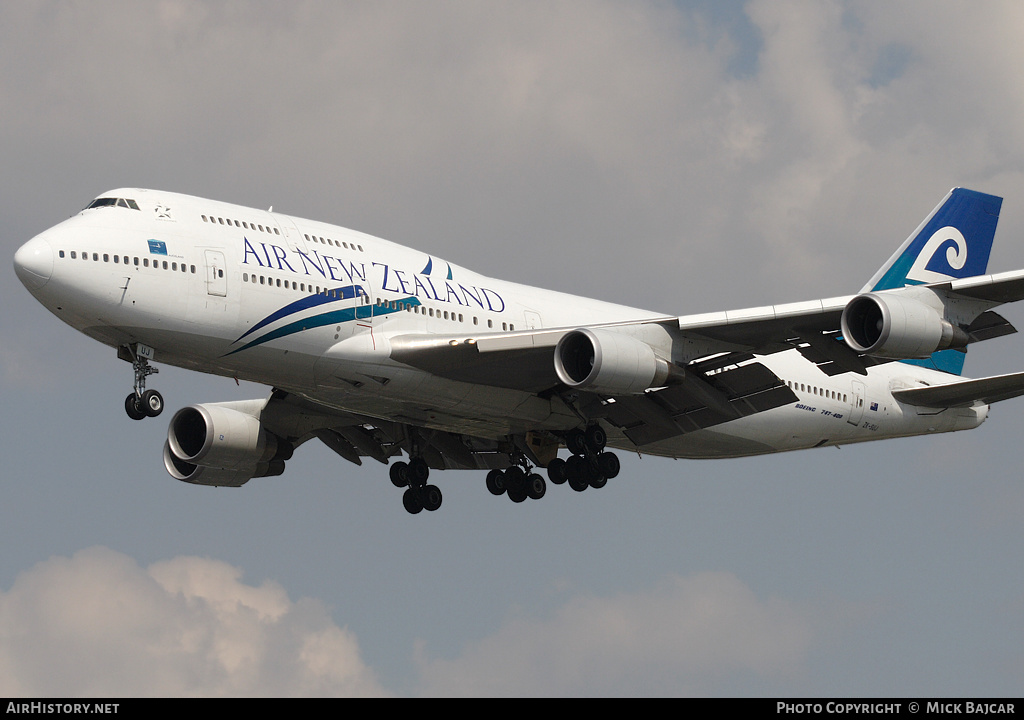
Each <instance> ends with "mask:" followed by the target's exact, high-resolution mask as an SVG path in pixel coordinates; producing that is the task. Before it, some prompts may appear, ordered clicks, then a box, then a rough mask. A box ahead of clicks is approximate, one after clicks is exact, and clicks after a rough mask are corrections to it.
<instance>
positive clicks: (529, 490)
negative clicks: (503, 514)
mask: <svg viewBox="0 0 1024 720" xmlns="http://www.w3.org/2000/svg"><path fill="white" fill-rule="evenodd" d="M547 491H548V484H547V483H546V482H544V478H542V477H541V476H540V475H538V474H537V473H530V475H529V476H527V478H526V494H527V495H529V496H530V497H531V498H533V499H534V500H540V499H541V498H542V497H544V493H546V492H547Z"/></svg>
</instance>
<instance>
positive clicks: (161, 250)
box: [147, 240, 167, 255]
mask: <svg viewBox="0 0 1024 720" xmlns="http://www.w3.org/2000/svg"><path fill="white" fill-rule="evenodd" d="M147 242H148V243H149V254H150V255H166V254H167V243H165V242H164V241H163V240H147Z"/></svg>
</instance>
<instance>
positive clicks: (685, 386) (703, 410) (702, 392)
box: [584, 363, 797, 447]
mask: <svg viewBox="0 0 1024 720" xmlns="http://www.w3.org/2000/svg"><path fill="white" fill-rule="evenodd" d="M687 375H688V379H687V380H686V381H684V382H683V383H682V384H680V385H673V386H671V387H665V388H660V389H658V390H653V391H649V392H646V393H644V394H642V395H624V396H621V397H614V398H599V399H597V400H598V401H597V402H592V403H590V404H588V405H587V406H585V407H584V412H586V413H587V414H588V415H590V416H591V417H594V418H603V419H606V420H607V421H608V422H610V423H611V424H613V425H615V426H616V427H619V428H621V429H622V432H623V434H625V435H626V437H628V438H629V439H630V441H631V442H633V443H634V444H635V445H636V446H637V447H643V446H644V445H648V444H650V443H654V442H658V441H659V440H664V439H666V438H670V437H674V436H676V435H683V434H685V433H690V432H694V431H696V430H702V429H704V428H709V427H713V426H715V425H720V424H722V423H725V422H729V421H730V420H736V419H738V418H742V417H746V416H748V415H753V414H755V413H760V412H765V411H767V410H772V409H774V408H777V407H781V406H783V405H788V404H790V403H793V402H796V401H797V396H796V395H795V394H794V393H793V391H792V390H790V389H789V386H787V385H786V384H785V383H784V382H783V381H782V380H780V379H779V377H778V376H777V375H775V373H773V372H772V371H771V370H769V369H768V368H767V367H765V366H764V365H762V364H761V363H749V364H746V365H741V366H738V367H734V368H732V369H726V370H722V371H720V372H715V373H713V374H711V375H706V376H699V375H698V374H696V373H688V374H687Z"/></svg>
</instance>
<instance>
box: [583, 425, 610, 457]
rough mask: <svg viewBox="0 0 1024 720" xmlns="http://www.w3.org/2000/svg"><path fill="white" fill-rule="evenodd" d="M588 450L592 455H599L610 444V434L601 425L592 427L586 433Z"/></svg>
mask: <svg viewBox="0 0 1024 720" xmlns="http://www.w3.org/2000/svg"><path fill="white" fill-rule="evenodd" d="M586 440H587V449H588V450H590V452H592V453H599V452H601V451H602V450H604V446H605V445H607V444H608V433H606V432H605V431H604V428H603V427H601V426H600V425H591V426H590V427H588V428H587V433H586Z"/></svg>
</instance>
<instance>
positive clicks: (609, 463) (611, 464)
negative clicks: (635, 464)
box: [597, 452, 621, 480]
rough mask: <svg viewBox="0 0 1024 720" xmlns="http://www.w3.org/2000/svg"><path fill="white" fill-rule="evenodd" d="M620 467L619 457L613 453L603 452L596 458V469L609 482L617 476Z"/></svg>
mask: <svg viewBox="0 0 1024 720" xmlns="http://www.w3.org/2000/svg"><path fill="white" fill-rule="evenodd" d="M620 467H621V466H620V464H619V457H618V455H616V454H615V453H613V452H603V453H601V454H600V455H598V456H597V468H598V470H600V471H601V474H602V475H604V476H605V477H606V478H608V479H609V480H611V479H612V478H614V477H616V476H618V474H619V469H620Z"/></svg>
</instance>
